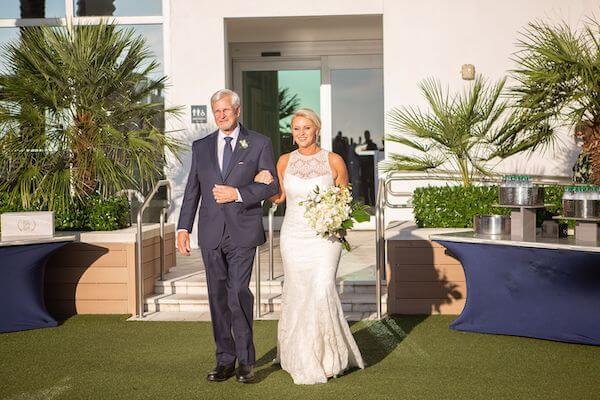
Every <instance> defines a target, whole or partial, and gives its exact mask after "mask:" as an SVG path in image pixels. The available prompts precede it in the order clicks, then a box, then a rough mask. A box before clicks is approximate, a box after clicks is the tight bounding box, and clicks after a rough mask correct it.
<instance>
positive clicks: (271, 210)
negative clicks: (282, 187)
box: [269, 203, 277, 281]
mask: <svg viewBox="0 0 600 400" xmlns="http://www.w3.org/2000/svg"><path fill="white" fill-rule="evenodd" d="M275 211H277V204H275V203H273V204H272V205H271V208H269V280H270V281H272V280H273V279H275V261H274V259H273V217H274V216H275Z"/></svg>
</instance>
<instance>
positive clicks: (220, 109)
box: [211, 96, 240, 132]
mask: <svg viewBox="0 0 600 400" xmlns="http://www.w3.org/2000/svg"><path fill="white" fill-rule="evenodd" d="M211 107H212V112H213V115H214V117H215V123H216V124H217V126H218V127H219V129H220V130H222V131H223V132H231V131H233V130H234V129H235V127H236V126H237V123H238V119H239V118H240V108H239V107H234V106H233V104H232V102H231V96H225V97H223V98H222V99H221V100H217V101H215V102H214V103H212V104H211Z"/></svg>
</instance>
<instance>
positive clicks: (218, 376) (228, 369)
mask: <svg viewBox="0 0 600 400" xmlns="http://www.w3.org/2000/svg"><path fill="white" fill-rule="evenodd" d="M234 371H235V364H232V365H217V366H216V367H215V369H213V370H212V371H210V372H209V373H208V375H207V376H206V379H208V381H209V382H223V381H226V380H227V379H229V378H231V377H232V376H233V373H234Z"/></svg>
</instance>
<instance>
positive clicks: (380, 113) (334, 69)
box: [328, 56, 384, 212]
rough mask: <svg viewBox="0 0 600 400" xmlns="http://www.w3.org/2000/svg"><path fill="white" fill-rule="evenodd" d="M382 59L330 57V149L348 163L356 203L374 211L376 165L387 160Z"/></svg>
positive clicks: (378, 57)
mask: <svg viewBox="0 0 600 400" xmlns="http://www.w3.org/2000/svg"><path fill="white" fill-rule="evenodd" d="M382 63H383V61H382V59H381V56H343V57H328V64H329V71H330V76H329V81H330V84H331V115H332V117H331V136H332V139H331V141H332V143H331V149H332V151H333V152H335V153H337V154H339V155H340V156H341V157H342V158H343V159H344V161H345V162H346V167H347V168H348V173H349V176H350V183H351V184H352V195H353V197H354V199H355V200H359V201H361V202H363V203H364V204H367V205H369V206H371V209H372V211H373V212H374V210H375V208H374V207H375V198H376V196H375V191H376V184H377V177H378V174H377V163H378V162H379V161H380V160H382V159H383V158H384V150H383V148H384V104H383V66H382Z"/></svg>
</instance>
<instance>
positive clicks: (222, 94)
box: [210, 89, 240, 108]
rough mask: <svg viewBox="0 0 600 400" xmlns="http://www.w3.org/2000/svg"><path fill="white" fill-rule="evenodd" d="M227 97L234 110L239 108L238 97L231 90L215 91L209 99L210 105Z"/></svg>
mask: <svg viewBox="0 0 600 400" xmlns="http://www.w3.org/2000/svg"><path fill="white" fill-rule="evenodd" d="M228 96H229V97H231V105H232V106H233V107H234V108H239V106H240V96H239V95H238V94H237V93H236V92H234V91H233V90H229V89H221V90H219V91H217V92H216V93H215V94H213V95H212V96H211V97H210V104H214V103H215V102H217V101H219V100H221V99H222V98H223V97H228Z"/></svg>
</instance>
